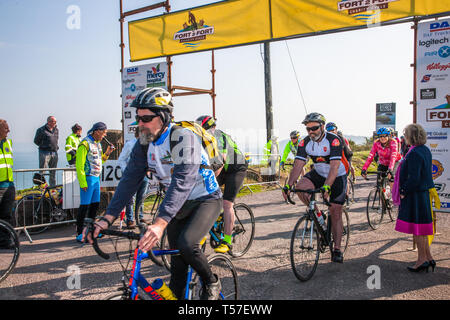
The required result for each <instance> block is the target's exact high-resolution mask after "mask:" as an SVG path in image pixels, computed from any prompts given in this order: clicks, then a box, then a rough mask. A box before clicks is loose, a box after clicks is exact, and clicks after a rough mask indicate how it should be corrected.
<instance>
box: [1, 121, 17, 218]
mask: <svg viewBox="0 0 450 320" xmlns="http://www.w3.org/2000/svg"><path fill="white" fill-rule="evenodd" d="M8 133H9V126H8V123H7V122H6V120H3V119H0V219H2V220H5V221H6V222H8V223H11V214H12V209H13V205H14V200H15V197H16V188H15V187H14V180H13V153H12V142H11V139H7V138H6V137H7V136H8Z"/></svg>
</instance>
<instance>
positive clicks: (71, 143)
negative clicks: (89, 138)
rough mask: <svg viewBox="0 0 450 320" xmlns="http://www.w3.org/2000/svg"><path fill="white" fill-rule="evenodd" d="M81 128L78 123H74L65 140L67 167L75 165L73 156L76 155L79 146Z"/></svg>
mask: <svg viewBox="0 0 450 320" xmlns="http://www.w3.org/2000/svg"><path fill="white" fill-rule="evenodd" d="M81 131H82V128H81V126H80V125H79V124H78V123H75V124H74V126H73V127H72V134H71V135H69V136H68V137H67V139H66V157H67V162H68V163H69V165H71V166H72V165H75V156H76V154H77V148H78V145H79V144H80V137H81Z"/></svg>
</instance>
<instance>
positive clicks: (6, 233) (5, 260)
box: [0, 220, 20, 282]
mask: <svg viewBox="0 0 450 320" xmlns="http://www.w3.org/2000/svg"><path fill="white" fill-rule="evenodd" d="M19 249H20V243H19V237H18V236H17V233H16V231H15V230H14V229H13V227H12V226H11V225H10V224H9V223H7V222H6V221H3V220H0V282H2V281H3V280H5V279H6V278H7V277H8V275H9V274H10V273H11V271H12V270H13V269H14V267H15V266H16V263H17V260H19V253H20V250H19Z"/></svg>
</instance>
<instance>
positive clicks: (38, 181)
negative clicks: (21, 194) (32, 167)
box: [33, 173, 45, 186]
mask: <svg viewBox="0 0 450 320" xmlns="http://www.w3.org/2000/svg"><path fill="white" fill-rule="evenodd" d="M33 183H34V184H35V185H38V186H39V185H41V184H44V183H45V177H44V176H43V175H42V174H40V173H35V174H34V175H33Z"/></svg>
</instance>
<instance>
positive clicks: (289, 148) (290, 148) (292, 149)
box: [280, 130, 300, 169]
mask: <svg viewBox="0 0 450 320" xmlns="http://www.w3.org/2000/svg"><path fill="white" fill-rule="evenodd" d="M289 136H290V138H291V140H289V142H288V143H287V144H286V146H285V147H284V151H283V157H282V158H281V162H280V166H281V168H283V169H284V163H285V162H286V159H287V157H288V156H289V153H292V155H293V156H294V157H295V156H296V155H297V148H298V142H299V139H300V132H298V131H297V130H294V131H292V132H291V133H290V134H289Z"/></svg>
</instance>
